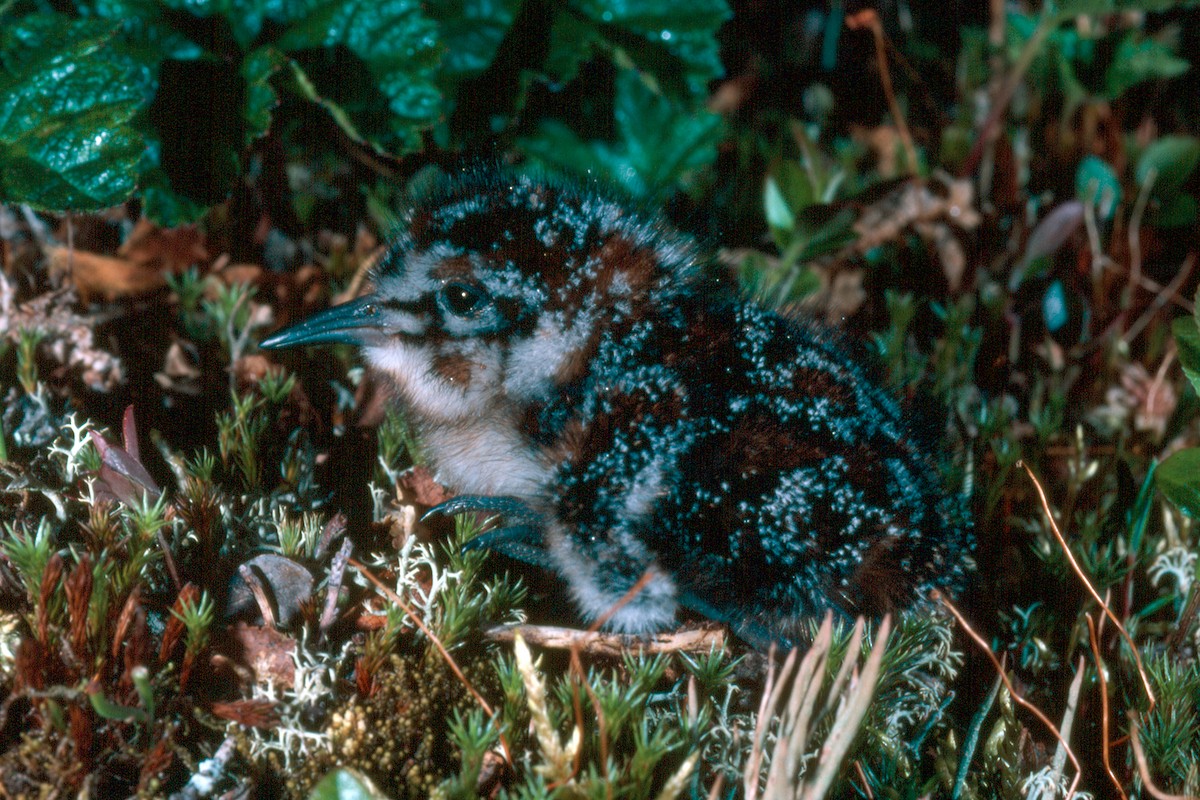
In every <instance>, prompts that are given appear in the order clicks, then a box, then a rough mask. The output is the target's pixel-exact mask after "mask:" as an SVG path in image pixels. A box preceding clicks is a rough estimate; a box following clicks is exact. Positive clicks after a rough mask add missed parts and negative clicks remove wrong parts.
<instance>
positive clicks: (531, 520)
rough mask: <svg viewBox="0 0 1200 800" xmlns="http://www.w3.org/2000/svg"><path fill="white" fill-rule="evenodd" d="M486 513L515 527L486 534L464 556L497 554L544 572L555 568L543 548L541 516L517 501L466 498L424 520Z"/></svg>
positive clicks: (443, 505) (467, 547)
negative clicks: (540, 530)
mask: <svg viewBox="0 0 1200 800" xmlns="http://www.w3.org/2000/svg"><path fill="white" fill-rule="evenodd" d="M472 512H483V513H490V514H496V515H499V516H502V517H504V518H505V520H506V521H508V522H511V523H512V524H509V525H505V526H504V527H502V528H495V529H493V530H490V531H485V532H483V533H481V534H479V535H478V536H476V537H474V538H473V539H471V540H470V541H469V542H467V543H466V544H464V545H463V546H462V552H464V553H465V552H469V551H471V550H495V551H497V552H499V553H502V554H503V555H506V556H508V557H509V558H511V559H514V560H516V561H522V562H524V563H526V564H532V565H534V566H536V567H542V568H544V569H550V568H552V564H551V563H550V556H549V554H547V553H546V550H545V549H544V548H543V546H542V536H541V533H540V532H539V531H538V526H537V522H538V519H539V518H538V515H537V514H536V513H534V511H533V509H531V508H530V507H529V506H528V505H527V504H526V503H525V502H524V501H523V500H519V499H517V498H515V497H490V496H487V495H475V494H463V495H459V496H458V497H453V498H451V499H449V500H447V501H446V502H444V503H439V504H438V505H436V506H434V507H433V508H431V509H429V510H428V511H426V512H425V515H424V516H423V517H421V520H422V521H424V520H427V519H429V518H430V517H432V516H435V515H439V514H444V515H447V516H449V515H453V514H469V513H472Z"/></svg>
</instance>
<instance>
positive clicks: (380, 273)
mask: <svg viewBox="0 0 1200 800" xmlns="http://www.w3.org/2000/svg"><path fill="white" fill-rule="evenodd" d="M696 263H697V259H696V253H695V246H694V244H693V242H692V240H691V239H690V238H688V237H686V236H683V235H681V234H679V233H678V232H676V231H675V230H674V229H673V228H671V227H670V226H669V225H667V224H666V223H665V222H663V221H661V220H660V219H659V218H658V217H657V216H654V215H638V214H633V213H630V212H629V211H628V210H626V208H625V207H623V206H622V205H621V204H620V203H618V202H615V201H613V200H611V199H607V198H605V197H603V196H601V195H599V194H597V193H595V192H593V191H591V190H582V191H581V190H579V189H576V188H572V187H570V186H568V185H566V184H563V183H561V182H558V181H555V180H548V179H544V178H533V177H529V176H524V175H517V174H508V173H498V172H496V171H494V170H487V169H479V168H474V169H468V170H464V171H463V173H462V174H460V175H459V176H457V177H455V178H452V179H449V180H448V181H446V182H445V183H444V184H443V185H442V186H441V187H440V188H439V189H438V190H437V191H435V192H434V193H433V194H432V196H431V197H429V198H427V199H424V200H420V201H418V202H416V203H414V204H413V205H412V206H411V208H410V209H409V210H408V211H407V212H406V213H405V214H404V216H403V218H402V222H401V225H400V228H399V230H398V231H396V232H395V236H394V241H393V243H392V245H391V247H390V249H389V251H388V253H387V255H386V256H385V258H384V259H383V260H382V261H381V263H380V266H379V267H378V268H377V270H376V271H375V272H374V274H373V276H372V283H373V285H374V290H373V291H372V292H371V293H370V294H368V295H366V296H364V297H361V298H359V299H357V300H354V301H351V302H349V303H345V304H343V305H339V306H335V307H334V308H330V309H328V310H326V311H324V312H321V313H319V314H317V315H315V316H313V317H310V318H309V319H307V320H304V321H302V322H300V323H299V324H297V325H294V326H292V327H290V328H288V329H286V330H284V331H282V332H279V333H276V334H275V335H273V336H271V337H269V338H268V339H267V340H266V341H264V342H263V346H264V347H267V348H274V347H288V346H294V345H301V344H316V343H321V342H348V343H352V344H356V345H359V346H360V347H361V348H362V352H363V355H364V358H365V360H366V361H367V362H368V363H369V364H370V365H371V366H372V367H374V368H375V369H376V370H378V371H379V372H381V373H383V374H385V375H387V376H388V377H389V378H390V379H391V381H392V382H393V383H394V384H395V386H396V388H397V390H398V391H399V393H400V395H401V397H402V398H403V399H404V400H405V402H406V403H407V404H408V406H409V408H410V409H411V410H413V411H415V412H417V413H419V414H421V415H424V416H425V417H426V418H427V419H432V420H444V421H453V420H454V419H461V418H464V417H470V416H472V415H476V414H482V413H488V412H489V411H491V410H494V408H495V407H496V405H497V404H506V403H507V404H509V405H510V406H515V407H521V406H522V405H524V404H526V403H529V402H537V401H539V400H541V399H543V398H545V397H548V396H550V395H551V394H552V393H553V392H555V391H556V390H557V389H558V388H559V387H562V386H564V385H566V384H568V383H570V382H572V381H574V380H578V379H579V378H581V377H582V376H583V375H584V374H586V372H587V370H588V367H589V363H590V358H591V356H592V355H593V354H594V353H595V351H596V349H597V347H598V346H599V343H600V341H601V339H602V338H603V337H604V336H605V335H606V334H609V335H620V334H621V333H622V332H624V331H628V330H630V329H632V328H633V327H634V326H636V325H637V324H638V323H639V322H640V321H642V320H645V319H648V318H650V317H652V316H654V315H656V314H662V313H663V312H664V309H670V308H671V307H672V306H673V305H674V304H675V303H676V300H677V297H678V295H679V294H680V293H683V292H686V291H688V290H689V286H690V284H691V283H692V282H693V280H694V274H693V273H694V270H695V269H696V267H695V265H696Z"/></svg>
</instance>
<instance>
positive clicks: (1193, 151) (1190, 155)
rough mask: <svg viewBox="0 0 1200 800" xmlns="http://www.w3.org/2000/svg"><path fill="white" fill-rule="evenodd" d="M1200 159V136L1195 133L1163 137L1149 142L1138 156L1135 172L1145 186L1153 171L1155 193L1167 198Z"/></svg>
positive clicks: (1177, 189) (1181, 184) (1138, 179)
mask: <svg viewBox="0 0 1200 800" xmlns="http://www.w3.org/2000/svg"><path fill="white" fill-rule="evenodd" d="M1198 162H1200V138H1197V137H1195V136H1163V137H1161V138H1159V139H1156V140H1155V141H1153V142H1152V143H1151V144H1149V145H1148V146H1147V147H1146V149H1145V150H1143V151H1142V156H1141V158H1139V159H1138V163H1137V169H1136V170H1135V171H1134V175H1135V177H1136V178H1137V182H1138V186H1145V185H1146V181H1147V179H1148V178H1149V177H1150V174H1151V170H1153V173H1154V187H1153V190H1152V191H1153V192H1154V194H1156V195H1158V196H1159V197H1167V196H1170V195H1173V194H1175V193H1176V192H1178V191H1179V189H1180V187H1181V186H1183V183H1184V181H1186V180H1187V179H1188V177H1189V176H1190V175H1191V174H1192V170H1194V169H1195V168H1196V164H1197V163H1198Z"/></svg>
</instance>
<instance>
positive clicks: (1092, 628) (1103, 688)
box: [1083, 614, 1128, 800]
mask: <svg viewBox="0 0 1200 800" xmlns="http://www.w3.org/2000/svg"><path fill="white" fill-rule="evenodd" d="M1083 618H1084V619H1086V620H1087V626H1088V642H1089V643H1090V644H1091V645H1092V657H1093V658H1095V659H1096V678H1097V679H1098V680H1099V682H1100V736H1101V737H1102V739H1103V742H1104V750H1102V751H1101V754H1102V757H1103V759H1104V771H1105V772H1107V773H1108V778H1109V780H1111V781H1112V784H1113V786H1115V787H1117V794H1119V795H1121V800H1128V796H1127V795H1126V794H1125V790H1124V789H1123V788H1121V782H1120V781H1119V780H1117V775H1116V773H1115V772H1113V768H1112V756H1111V754H1110V753H1109V751H1110V750H1111V749H1112V743H1111V742H1110V741H1109V731H1108V680H1107V679H1106V678H1105V677H1104V659H1103V658H1101V656H1100V637H1099V636H1098V635H1097V634H1096V623H1094V622H1092V615H1091V614H1084V615H1083ZM1100 619H1102V620H1103V619H1104V616H1103V615H1101V617H1100Z"/></svg>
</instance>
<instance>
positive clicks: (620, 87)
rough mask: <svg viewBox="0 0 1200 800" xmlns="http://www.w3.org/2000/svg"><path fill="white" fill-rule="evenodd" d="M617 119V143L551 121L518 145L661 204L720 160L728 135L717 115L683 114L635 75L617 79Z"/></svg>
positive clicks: (623, 74)
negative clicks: (603, 175)
mask: <svg viewBox="0 0 1200 800" xmlns="http://www.w3.org/2000/svg"><path fill="white" fill-rule="evenodd" d="M613 115H614V123H615V127H616V133H617V140H616V141H615V142H604V141H599V140H590V141H585V140H583V139H581V138H580V137H579V136H578V135H577V134H576V133H575V132H574V131H572V130H571V129H570V128H568V127H567V126H566V125H564V124H563V123H561V122H558V121H556V120H547V121H545V122H543V123H542V125H541V127H540V128H539V130H538V134H537V135H536V136H532V137H527V138H523V139H521V140H520V141H519V142H518V144H519V146H520V147H521V148H522V149H523V150H524V151H525V152H526V153H528V154H529V155H530V156H532V157H534V158H536V159H537V160H539V161H541V162H543V163H545V164H548V165H551V166H553V167H554V168H555V169H557V170H560V171H566V172H574V173H579V172H581V171H584V170H588V169H590V168H592V167H595V168H597V169H599V170H600V171H601V172H603V173H606V175H607V178H608V180H610V181H611V182H613V183H616V184H618V185H620V186H623V187H624V188H625V190H626V191H627V192H629V194H631V195H633V196H634V197H639V198H644V199H648V200H661V199H663V198H664V197H666V196H667V195H669V194H670V193H672V192H673V191H675V189H676V188H678V187H679V186H686V185H687V184H688V182H689V180H690V177H691V175H692V174H693V173H695V172H696V171H699V170H700V169H702V168H704V167H706V166H707V165H709V164H711V163H712V162H713V160H715V159H716V156H717V149H716V145H717V142H719V141H720V139H721V136H722V134H723V130H724V128H723V124H722V120H721V118H720V117H719V116H718V115H716V114H711V113H708V112H706V111H692V112H690V113H689V112H688V111H686V110H684V109H681V108H679V107H678V106H677V105H675V104H674V103H672V102H671V101H670V100H668V99H667V98H666V97H664V96H662V95H661V94H659V93H657V92H655V91H654V90H653V89H651V88H650V86H648V85H647V83H646V82H645V81H644V80H642V76H641V75H640V74H639V73H638V72H637V71H636V70H632V69H627V70H622V71H621V72H620V73H618V75H617V79H616V97H615V103H614V108H613Z"/></svg>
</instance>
